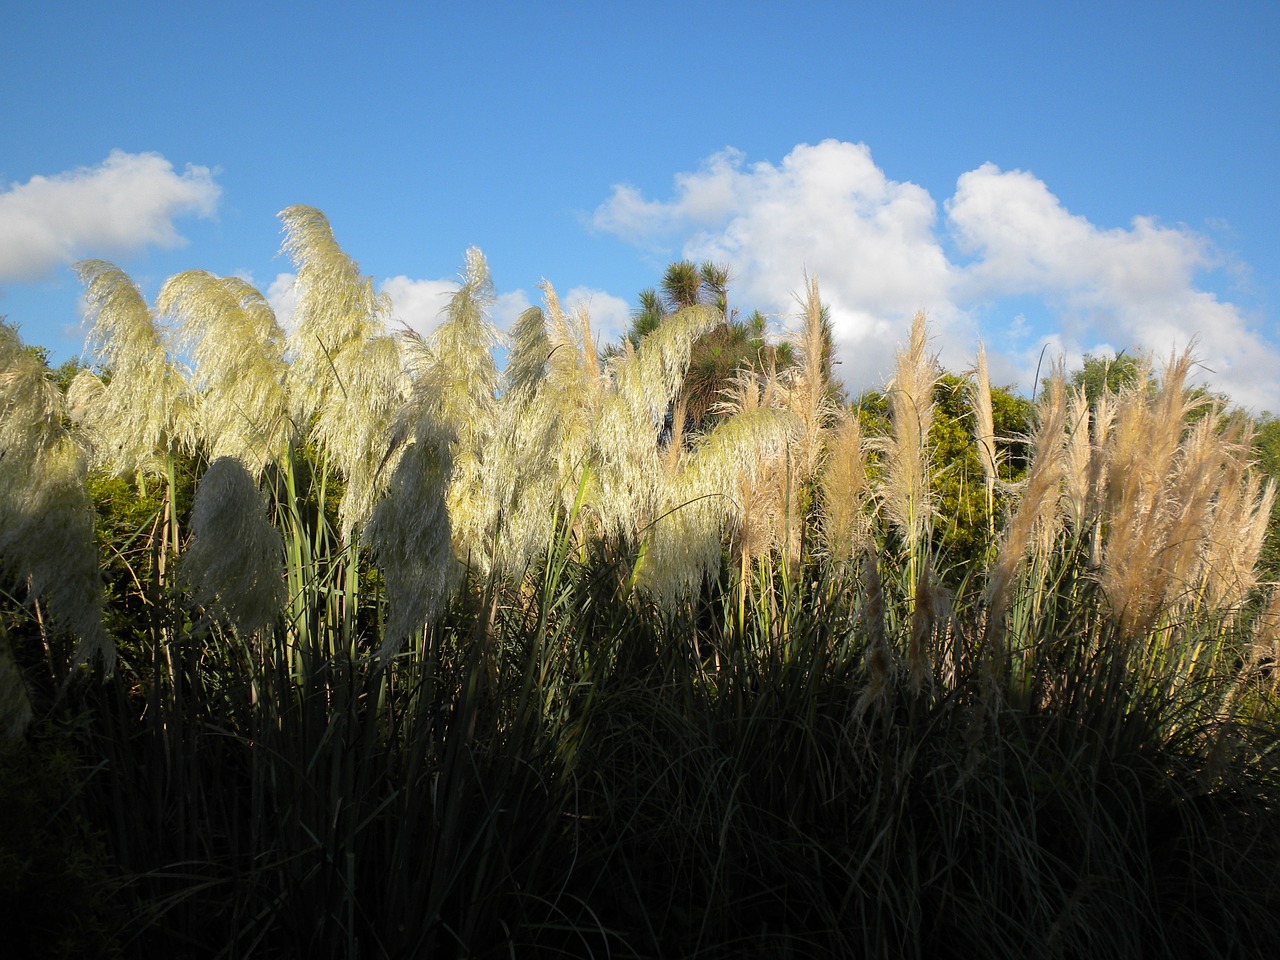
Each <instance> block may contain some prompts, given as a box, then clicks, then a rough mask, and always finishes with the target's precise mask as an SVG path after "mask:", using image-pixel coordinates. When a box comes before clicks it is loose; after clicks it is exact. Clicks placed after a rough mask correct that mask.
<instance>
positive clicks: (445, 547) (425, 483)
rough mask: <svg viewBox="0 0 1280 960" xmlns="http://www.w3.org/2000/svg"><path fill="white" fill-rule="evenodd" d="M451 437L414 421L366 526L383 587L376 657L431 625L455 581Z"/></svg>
mask: <svg viewBox="0 0 1280 960" xmlns="http://www.w3.org/2000/svg"><path fill="white" fill-rule="evenodd" d="M451 440H452V438H451V437H450V436H449V435H448V434H447V433H446V432H444V431H443V430H441V429H440V428H439V426H438V424H437V423H436V422H435V421H433V420H431V419H430V418H428V417H423V418H421V419H420V420H419V421H418V422H417V423H416V424H414V427H413V435H412V437H411V438H410V439H409V441H408V443H407V444H406V446H405V449H404V454H403V455H402V456H401V457H400V460H399V462H398V463H397V464H396V467H395V471H394V472H393V474H392V476H391V481H390V483H389V485H388V489H387V494H386V496H385V497H383V498H382V499H381V500H379V501H378V503H377V505H376V506H375V507H374V509H373V515H372V516H371V517H370V518H369V522H368V523H367V524H366V525H365V528H364V540H365V542H366V543H367V544H368V545H369V547H370V548H371V549H372V551H373V559H374V561H375V562H376V563H377V564H378V566H379V567H381V568H382V571H383V576H384V578H385V580H386V584H387V621H386V624H385V625H384V627H383V631H382V636H383V642H382V647H381V649H380V650H379V651H378V654H379V656H381V657H389V656H392V655H394V654H396V653H398V652H399V651H400V650H401V649H402V648H403V647H404V644H405V641H406V640H407V639H408V638H409V637H410V636H412V635H413V634H414V632H416V631H417V630H419V629H422V628H423V627H425V626H428V625H430V624H431V623H433V622H434V621H435V620H436V618H437V617H439V615H440V614H441V613H442V612H443V611H444V609H445V607H446V605H447V604H448V601H449V597H450V596H451V595H452V593H453V590H454V588H455V587H456V585H457V583H458V574H459V572H460V567H459V566H458V564H457V562H456V561H455V560H454V555H453V538H452V533H451V529H450V524H449V511H448V508H447V506H446V503H445V498H446V496H447V494H448V491H449V483H450V480H451V478H452V476H453V461H452V458H451V457H450V454H449V448H450V446H451Z"/></svg>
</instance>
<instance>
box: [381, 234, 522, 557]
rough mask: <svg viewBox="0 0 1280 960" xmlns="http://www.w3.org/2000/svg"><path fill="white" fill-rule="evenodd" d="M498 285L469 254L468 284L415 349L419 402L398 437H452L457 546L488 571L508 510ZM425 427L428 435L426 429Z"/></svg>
mask: <svg viewBox="0 0 1280 960" xmlns="http://www.w3.org/2000/svg"><path fill="white" fill-rule="evenodd" d="M493 300H494V292H493V281H492V280H491V279H490V276H489V268H488V265H487V264H486V263H485V260H484V256H483V255H482V254H481V253H480V251H479V250H477V249H475V248H474V247H473V248H472V249H470V250H468V251H467V264H466V270H465V273H464V275H463V282H462V283H461V285H460V286H459V287H458V289H457V291H456V292H455V293H454V294H453V296H452V297H450V299H449V303H448V304H447V305H446V307H445V308H444V311H443V313H442V319H441V322H440V324H439V325H438V326H437V327H436V329H435V330H434V331H433V332H432V334H431V337H430V339H428V340H427V341H425V342H422V341H419V342H417V343H415V346H414V350H415V376H414V385H413V397H412V400H411V402H410V404H409V406H408V407H407V408H406V410H405V413H404V415H405V416H406V417H408V418H409V422H408V423H405V422H404V421H403V420H402V423H401V426H400V427H399V428H398V430H399V432H400V433H402V434H403V435H405V436H408V435H409V434H411V433H414V434H415V435H416V432H417V431H418V430H419V425H420V424H424V421H425V422H427V425H428V426H429V429H430V430H431V431H434V432H436V433H438V434H439V435H441V436H447V437H449V438H450V446H449V456H450V461H451V463H452V471H453V480H452V482H451V483H450V485H449V492H448V504H449V517H450V522H451V524H452V533H453V539H454V546H455V549H456V550H457V552H458V556H459V558H460V559H462V560H463V561H464V562H469V563H472V564H474V565H475V566H476V568H477V569H478V570H481V571H482V572H487V564H488V560H489V558H490V557H491V556H492V554H493V538H494V536H495V529H496V526H497V523H498V519H499V514H500V511H501V503H500V502H499V498H498V496H497V494H496V491H495V489H494V488H495V485H501V484H502V482H503V480H504V478H503V477H502V476H501V472H502V470H503V469H505V467H504V465H503V464H501V463H495V462H492V453H493V451H492V443H493V438H494V434H495V430H496V425H497V424H496V420H497V412H498V407H497V387H498V371H497V368H496V366H495V365H494V362H493V353H492V349H493V347H494V346H496V345H497V344H498V343H499V336H498V331H497V329H496V328H495V327H494V325H493V321H492V319H491V317H490V313H489V312H490V308H491V307H492V304H493ZM424 428H426V427H425V426H424Z"/></svg>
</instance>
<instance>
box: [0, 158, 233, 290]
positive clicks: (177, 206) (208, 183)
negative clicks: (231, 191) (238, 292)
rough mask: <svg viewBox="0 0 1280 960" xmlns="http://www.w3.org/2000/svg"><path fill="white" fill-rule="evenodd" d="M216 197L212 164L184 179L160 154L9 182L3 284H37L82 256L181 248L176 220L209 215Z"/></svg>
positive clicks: (1, 244)
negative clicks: (161, 247)
mask: <svg viewBox="0 0 1280 960" xmlns="http://www.w3.org/2000/svg"><path fill="white" fill-rule="evenodd" d="M218 192H219V191H218V186H217V184H216V183H214V181H213V174H212V173H211V172H210V170H209V168H207V167H197V166H191V165H188V166H187V168H186V169H185V170H184V171H183V172H182V173H181V174H179V173H177V172H175V171H174V169H173V165H172V164H171V163H170V162H169V161H168V160H166V159H165V158H164V157H162V156H160V155H159V154H156V153H137V154H133V153H124V152H123V151H120V150H113V151H112V152H111V154H110V155H109V156H108V157H107V159H106V160H104V161H103V162H102V163H101V164H100V165H98V166H96V167H83V168H80V169H77V170H71V171H67V172H65V173H59V174H55V175H53V176H49V177H43V176H35V177H32V178H31V179H30V180H28V181H27V182H26V183H22V184H12V185H9V186H8V187H7V188H5V189H4V191H3V192H2V193H0V282H5V281H30V280H37V279H39V278H40V277H42V276H44V275H46V274H47V273H49V272H50V271H51V270H52V269H53V268H54V267H56V266H58V265H59V264H64V263H69V262H71V261H72V260H76V259H79V258H81V257H86V256H101V257H115V256H119V255H121V254H126V253H129V252H132V251H135V250H138V249H140V248H142V247H145V246H149V245H153V244H154V245H158V246H166V247H172V246H176V245H179V244H181V243H182V242H183V240H182V237H181V236H180V235H179V234H178V231H177V229H176V228H175V227H174V220H175V219H176V218H177V217H179V216H182V215H185V214H195V215H197V216H201V217H208V216H211V215H212V214H213V212H214V208H215V206H216V205H217V200H218Z"/></svg>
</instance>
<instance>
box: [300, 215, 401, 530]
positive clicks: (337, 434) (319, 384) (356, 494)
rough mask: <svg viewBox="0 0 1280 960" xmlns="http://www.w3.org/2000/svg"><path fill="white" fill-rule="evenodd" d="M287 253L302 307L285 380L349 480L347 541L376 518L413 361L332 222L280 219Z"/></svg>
mask: <svg viewBox="0 0 1280 960" xmlns="http://www.w3.org/2000/svg"><path fill="white" fill-rule="evenodd" d="M280 218H281V220H282V221H283V222H284V227H285V241H284V249H285V251H286V252H287V253H288V254H289V255H290V257H291V258H292V259H293V262H294V265H295V266H296V268H297V271H298V274H297V280H296V285H297V289H298V306H297V310H296V312H295V313H294V323H295V328H294V330H293V332H292V333H291V334H290V335H289V338H288V342H287V351H286V352H287V355H288V357H289V361H290V363H289V372H288V376H287V378H286V380H287V385H288V389H289V396H290V398H291V400H292V403H293V405H294V410H295V413H294V416H295V418H296V420H297V422H298V423H299V424H302V425H307V424H310V425H312V426H311V435H312V437H313V438H314V439H315V441H316V442H317V443H318V444H319V445H320V448H321V450H322V451H323V452H324V454H325V456H326V457H327V458H328V460H329V462H330V464H331V465H332V466H334V467H335V468H337V470H338V471H339V472H340V473H341V474H342V475H343V477H344V478H345V479H346V481H347V487H346V492H345V495H344V497H343V500H342V504H341V505H340V507H339V512H340V514H341V518H342V526H343V532H344V535H347V536H349V535H350V533H351V531H352V530H353V529H355V528H356V527H358V526H359V525H360V523H362V522H363V521H364V519H365V518H367V517H368V515H369V511H370V510H371V509H372V507H373V503H374V501H375V500H376V499H377V496H378V493H379V487H378V484H379V482H380V480H381V479H382V478H383V477H385V470H382V469H381V468H382V467H383V465H384V463H385V462H386V458H387V456H388V445H387V437H388V436H389V435H390V432H391V427H392V424H393V422H394V420H395V418H396V416H397V414H398V413H399V411H400V409H401V407H402V406H403V405H404V402H405V396H406V392H407V386H408V385H407V381H406V378H405V369H404V367H405V360H404V357H403V356H402V354H401V350H400V346H399V343H398V342H397V341H396V339H395V338H393V337H391V336H388V335H387V334H386V332H385V324H384V320H385V318H386V316H387V315H388V313H389V311H390V301H389V300H388V299H387V298H386V297H385V296H379V295H375V294H374V292H373V280H372V279H371V278H370V277H365V276H361V274H360V267H359V265H358V264H357V263H356V262H355V261H354V260H352V259H351V258H350V257H348V256H347V254H346V253H344V252H343V250H342V248H341V247H339V246H338V243H337V241H336V240H334V237H333V231H332V229H331V228H330V227H329V221H328V220H326V219H325V216H324V214H322V213H321V212H320V211H319V210H315V209H313V208H311V207H302V206H296V207H289V208H288V209H287V210H284V211H282V212H281V214H280Z"/></svg>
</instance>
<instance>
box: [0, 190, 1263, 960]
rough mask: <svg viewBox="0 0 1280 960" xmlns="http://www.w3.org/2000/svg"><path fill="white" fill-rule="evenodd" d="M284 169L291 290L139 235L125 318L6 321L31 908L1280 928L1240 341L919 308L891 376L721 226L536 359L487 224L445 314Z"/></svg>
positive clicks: (955, 934)
mask: <svg viewBox="0 0 1280 960" xmlns="http://www.w3.org/2000/svg"><path fill="white" fill-rule="evenodd" d="M283 218H284V222H285V227H286V244H285V245H286V249H287V250H288V251H289V252H290V254H291V255H292V256H293V258H294V261H295V264H296V266H297V270H298V283H299V288H300V303H299V308H298V314H297V316H296V317H295V326H294V328H293V329H292V330H291V331H290V332H289V333H288V334H286V333H285V332H284V331H282V330H281V329H280V328H279V326H278V324H277V323H276V320H275V317H274V316H273V315H272V312H271V309H270V307H269V305H268V304H267V303H266V301H265V299H264V298H263V297H262V295H261V294H260V293H258V291H256V290H254V289H252V287H250V286H249V285H248V284H246V283H244V281H242V280H239V279H237V278H219V277H214V276H212V275H209V274H205V273H201V272H191V273H186V274H181V275H179V276H177V277H174V278H172V279H171V280H170V281H169V282H168V283H166V284H165V286H164V288H163V289H162V291H161V293H160V295H159V297H158V298H157V302H156V304H155V305H154V306H148V304H146V302H145V301H144V299H143V298H142V296H141V294H140V293H139V292H138V291H137V289H136V287H134V285H133V284H132V282H131V281H130V280H129V278H128V277H126V276H125V275H124V274H123V273H121V272H120V271H119V270H118V269H116V268H115V267H113V266H111V265H110V264H105V263H101V262H96V261H95V262H88V263H84V264H81V265H80V267H79V269H80V273H81V276H82V278H83V279H84V281H85V284H86V291H87V293H86V295H87V299H88V303H89V306H90V312H91V316H92V318H93V320H94V324H95V325H94V329H93V333H92V336H91V343H92V345H93V347H94V349H95V350H96V362H95V366H94V367H92V368H86V369H83V370H80V371H78V372H76V371H71V370H63V371H62V372H61V373H58V372H54V371H50V370H49V369H48V367H47V365H46V364H45V363H44V359H43V357H42V356H41V355H40V354H39V352H38V351H32V350H30V349H28V348H26V347H24V345H23V344H22V343H21V342H20V340H19V339H18V337H17V334H16V331H15V330H14V329H13V328H12V327H9V326H8V325H4V324H0V410H2V411H3V419H2V420H0V566H2V567H3V570H4V572H5V574H6V576H7V578H8V579H7V581H6V583H7V584H11V585H13V591H12V594H11V595H9V596H7V598H6V599H5V602H4V604H3V606H0V739H2V740H3V744H4V746H3V753H2V754H0V769H2V770H3V779H2V780H0V808H2V809H3V815H4V817H5V821H6V825H7V828H8V829H7V831H6V836H5V838H4V839H3V840H2V841H0V867H2V868H3V869H0V876H3V877H5V882H6V883H7V886H6V887H5V894H6V896H5V897H4V898H0V899H3V902H4V903H5V906H4V907H3V909H4V910H5V911H7V913H8V916H7V917H6V919H8V920H9V924H8V929H9V931H10V934H9V937H8V940H7V942H8V943H10V944H13V945H14V946H15V948H16V949H17V950H18V952H19V954H26V955H32V956H35V955H40V956H58V955H61V956H93V955H100V956H113V955H124V956H145V957H153V956H154V957H165V958H168V957H188V956H189V957H197V956H200V957H203V956H220V957H285V956H290V957H291V956H315V957H329V956H332V957H418V956H424V957H425V956H432V957H434V956H476V957H478V956H494V957H496V956H510V955H518V956H542V955H546V956H620V957H681V956H700V957H740V956H760V957H831V956H857V957H862V956H875V957H886V958H888V957H899V956H915V957H930V958H931V957H947V956H956V957H962V956H963V957H968V956H1001V957H1077V956H1090V957H1095V956H1112V957H1140V956H1160V957H1164V956H1186V957H1205V956H1223V957H1226V956H1232V957H1238V956H1263V955H1269V954H1270V952H1271V949H1272V948H1271V941H1272V940H1273V939H1274V933H1273V930H1272V926H1273V922H1274V917H1275V916H1276V915H1277V911H1278V910H1280V870H1277V865H1278V863H1280V859H1278V857H1280V829H1278V828H1280V819H1278V818H1280V810H1278V808H1277V803H1278V802H1280V770H1278V769H1277V764H1276V760H1277V757H1276V746H1277V719H1278V718H1280V712H1278V711H1277V699H1276V696H1277V690H1276V680H1275V677H1274V674H1273V667H1274V664H1275V661H1276V656H1277V644H1278V642H1280V641H1278V639H1277V638H1278V637H1280V594H1277V593H1276V592H1275V591H1273V590H1272V589H1271V587H1270V585H1269V584H1267V583H1265V582H1260V574H1261V571H1264V570H1266V569H1268V568H1267V566H1266V563H1267V553H1266V551H1267V550H1268V549H1274V547H1269V546H1268V544H1269V540H1268V532H1267V531H1268V529H1269V527H1270V526H1271V524H1270V518H1271V512H1272V510H1273V506H1274V492H1273V488H1272V487H1271V485H1270V484H1269V483H1268V482H1267V481H1266V478H1265V472H1263V471H1259V470H1258V469H1256V468H1254V467H1252V466H1251V459H1252V458H1253V457H1254V456H1258V457H1260V459H1261V460H1262V464H1263V466H1264V467H1268V466H1269V467H1271V468H1272V469H1274V466H1275V464H1276V454H1275V451H1274V449H1273V448H1274V447H1275V446H1276V437H1277V436H1280V432H1278V431H1277V430H1275V429H1274V428H1273V426H1272V425H1273V424H1274V421H1264V422H1263V423H1262V424H1261V427H1260V429H1259V430H1258V431H1257V434H1256V438H1255V425H1254V424H1253V423H1251V422H1249V421H1248V419H1247V418H1245V417H1243V416H1241V415H1238V414H1232V413H1230V412H1229V411H1228V410H1227V409H1225V406H1224V404H1223V403H1221V402H1220V399H1219V398H1215V397H1213V396H1210V395H1208V394H1205V393H1204V392H1203V391H1194V390H1189V389H1187V387H1186V383H1185V380H1186V376H1187V373H1188V369H1189V365H1190V358H1189V357H1175V358H1174V359H1173V360H1171V361H1170V363H1169V364H1168V365H1166V367H1164V368H1163V369H1162V370H1160V371H1154V370H1152V369H1151V368H1150V367H1149V365H1147V364H1145V363H1144V362H1143V361H1142V360H1141V359H1137V360H1134V361H1133V362H1132V363H1122V364H1119V365H1117V366H1116V367H1115V368H1114V369H1112V368H1109V367H1108V366H1107V365H1105V364H1100V363H1099V362H1094V363H1093V364H1092V365H1091V366H1089V367H1087V368H1086V369H1085V370H1082V371H1080V372H1079V373H1078V375H1077V376H1075V377H1074V379H1070V380H1069V379H1068V378H1067V376H1066V374H1065V372H1063V371H1058V372H1056V373H1055V374H1054V375H1053V376H1052V377H1050V378H1049V379H1048V380H1047V381H1046V382H1045V384H1044V385H1043V387H1042V388H1041V389H1040V390H1039V391H1038V396H1037V398H1036V400H1035V402H1034V404H1033V403H1032V402H1031V401H1028V400H1025V399H1022V398H1019V397H1017V396H1015V395H1013V394H1011V393H1009V392H1008V391H1003V390H999V389H994V390H993V389H992V387H991V385H990V384H989V383H988V380H987V376H986V369H985V360H984V358H983V354H982V352H981V350H979V353H978V357H977V363H976V365H975V369H974V370H973V371H971V372H969V373H966V374H963V375H960V374H953V373H946V372H944V371H941V370H940V369H939V368H938V367H937V365H936V363H935V362H934V361H933V359H932V358H931V357H930V355H929V353H928V349H927V330H926V326H925V322H924V319H923V317H917V318H916V320H915V321H914V323H913V324H912V327H911V329H910V332H909V336H908V339H907V341H906V343H905V344H904V346H903V347H902V349H901V351H900V353H899V357H898V366H897V370H896V373H895V376H894V378H893V380H892V381H891V382H890V383H889V384H887V385H886V387H885V389H884V390H882V391H875V392H871V393H868V394H865V395H864V396H862V397H859V398H857V399H856V400H854V401H853V402H847V401H846V400H845V398H844V397H843V396H842V395H841V393H840V392H839V391H838V390H837V389H836V388H835V387H834V385H833V383H832V380H831V370H830V352H831V349H830V334H829V330H828V325H827V323H826V318H825V311H824V309H823V307H822V304H821V300H820V297H819V290H818V286H817V283H816V282H813V281H809V282H807V283H806V286H805V290H804V295H803V297H802V299H801V302H800V307H801V311H800V314H799V315H798V317H797V318H796V323H795V325H794V326H795V332H794V333H793V335H792V337H791V339H790V341H789V342H788V343H787V344H786V345H785V346H784V345H778V344H769V343H768V342H767V339H766V338H765V337H764V335H763V330H762V328H761V325H760V322H759V320H757V319H753V318H748V320H747V321H746V322H745V323H743V324H739V322H738V320H737V317H736V316H735V315H734V314H733V313H732V311H731V310H730V309H729V307H728V302H727V293H726V286H727V283H728V277H727V275H726V274H725V273H724V272H723V271H720V270H718V269H717V268H714V267H713V266H711V265H703V266H702V267H696V266H694V265H692V264H682V265H676V266H675V268H673V270H672V271H668V275H667V277H666V278H664V283H663V293H662V294H661V295H659V294H658V293H656V292H652V291H651V292H646V294H645V295H643V296H642V302H641V309H640V310H639V311H638V312H637V316H636V323H635V324H634V325H633V329H632V331H631V332H630V335H629V336H628V338H627V339H626V340H624V342H623V343H621V344H619V345H617V346H616V347H614V348H611V349H606V350H600V351H597V345H596V344H595V342H594V340H593V338H592V335H591V331H590V321H589V317H588V316H587V314H586V313H585V311H582V310H579V311H578V312H577V313H576V314H574V315H569V314H567V313H566V312H565V311H563V310H562V309H561V307H560V304H559V302H558V299H557V298H556V295H555V292H554V290H553V289H552V288H551V287H550V286H549V285H548V286H546V287H545V288H544V295H545V297H544V299H545V305H544V307H543V308H534V309H531V310H529V311H527V312H526V313H525V314H523V315H522V316H521V317H520V319H519V321H518V322H517V323H516V325H515V326H514V327H513V329H512V331H511V332H510V336H509V338H508V342H507V345H508V347H509V359H508V362H507V364H506V366H505V368H504V369H503V370H501V371H499V370H498V369H497V368H496V366H495V365H494V361H493V353H492V348H493V347H494V346H496V345H497V344H498V343H499V342H500V339H501V338H500V336H499V334H498V332H497V331H496V330H495V329H494V328H493V326H492V324H491V321H490V319H489V314H488V308H489V306H490V303H491V299H492V289H491V286H490V284H489V280H488V274H487V270H486V267H485V264H484V261H483V259H482V258H481V257H480V255H479V254H478V252H475V251H472V252H471V253H470V254H469V255H468V259H467V265H466V270H465V274H464V277H463V281H462V283H461V284H460V286H459V289H458V291H457V293H456V294H455V295H454V297H453V298H452V300H451V302H450V304H449V306H448V308H447V309H446V310H445V312H444V314H443V315H442V318H441V323H440V325H439V326H438V327H437V328H436V330H435V331H434V332H433V334H432V335H431V336H430V338H428V339H426V340H422V339H417V338H413V337H405V338H395V337H392V336H389V335H388V334H387V333H386V332H385V330H384V329H383V325H382V318H383V317H384V315H385V312H386V304H385V303H384V302H382V301H381V300H379V298H378V297H376V296H375V295H374V293H373V289H372V285H371V283H370V281H369V280H368V279H367V278H363V277H361V276H360V275H359V272H358V270H357V268H356V265H355V264H354V263H353V262H352V261H351V260H350V259H349V258H348V257H347V256H346V255H345V254H344V253H343V252H342V251H341V249H340V248H339V247H338V246H337V244H336V243H335V242H334V240H333V237H332V235H331V233H330V231H329V227H328V224H327V222H326V221H325V220H324V218H323V216H322V215H320V214H319V213H318V212H317V211H314V210H311V209H308V208H302V207H295V208H290V209H289V210H287V211H285V213H284V214H283ZM691 368H692V369H694V370H695V371H701V372H700V373H697V374H696V375H695V377H694V378H693V379H692V380H691V378H690V376H689V372H690V369H691ZM72 373H74V377H71V376H70V375H71V374H72ZM708 397H710V398H711V399H708ZM1268 458H1270V459H1268Z"/></svg>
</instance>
